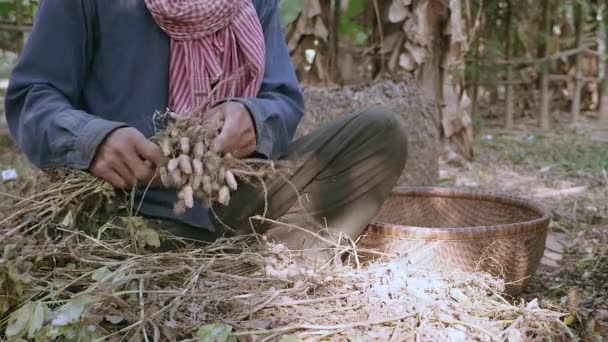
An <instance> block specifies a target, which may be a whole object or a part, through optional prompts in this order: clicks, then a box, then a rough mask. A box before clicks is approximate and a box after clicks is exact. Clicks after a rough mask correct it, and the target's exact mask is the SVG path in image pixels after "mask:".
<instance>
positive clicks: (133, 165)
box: [123, 151, 155, 184]
mask: <svg viewBox="0 0 608 342" xmlns="http://www.w3.org/2000/svg"><path fill="white" fill-rule="evenodd" d="M123 161H124V162H125V164H126V165H127V166H128V167H129V170H130V171H131V173H132V174H133V175H134V176H135V179H136V181H137V183H138V184H142V183H146V182H149V181H150V180H151V179H152V178H153V177H154V173H155V171H154V169H153V168H152V162H149V161H147V160H142V159H141V157H140V156H139V154H137V153H135V151H133V152H131V153H129V154H128V155H126V156H125V159H123Z"/></svg>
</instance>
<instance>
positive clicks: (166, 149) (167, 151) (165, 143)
mask: <svg viewBox="0 0 608 342" xmlns="http://www.w3.org/2000/svg"><path fill="white" fill-rule="evenodd" d="M160 149H161V150H162V151H163V156H165V157H169V156H170V155H171V143H170V142H169V139H168V138H165V139H163V140H162V141H161V142H160Z"/></svg>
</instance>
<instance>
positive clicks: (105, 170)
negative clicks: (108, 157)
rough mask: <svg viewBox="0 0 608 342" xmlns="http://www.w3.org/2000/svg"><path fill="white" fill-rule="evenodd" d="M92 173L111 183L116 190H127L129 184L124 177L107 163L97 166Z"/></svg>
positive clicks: (92, 169)
mask: <svg viewBox="0 0 608 342" xmlns="http://www.w3.org/2000/svg"><path fill="white" fill-rule="evenodd" d="M90 171H91V174H92V175H93V176H95V177H97V178H101V179H103V180H105V181H107V182H109V183H110V184H112V186H114V187H115V188H118V189H125V188H126V187H127V183H126V182H125V181H124V180H123V179H122V177H120V175H119V174H118V173H116V172H115V171H114V170H113V169H111V168H110V167H109V166H108V165H107V164H105V163H98V164H96V165H95V166H93V167H92V168H91V170H90Z"/></svg>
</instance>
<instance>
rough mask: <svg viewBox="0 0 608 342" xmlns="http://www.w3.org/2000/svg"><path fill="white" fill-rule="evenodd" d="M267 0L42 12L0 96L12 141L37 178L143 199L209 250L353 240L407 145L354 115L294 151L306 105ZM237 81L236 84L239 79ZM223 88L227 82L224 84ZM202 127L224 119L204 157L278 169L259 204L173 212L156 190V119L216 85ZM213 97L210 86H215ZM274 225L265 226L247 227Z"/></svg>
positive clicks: (136, 3) (82, 4) (398, 132)
mask: <svg viewBox="0 0 608 342" xmlns="http://www.w3.org/2000/svg"><path fill="white" fill-rule="evenodd" d="M277 3H278V1H276V0H274V1H269V0H255V1H251V0H191V1H184V0H112V1H101V0H100V1H95V0H43V1H41V3H40V7H39V9H38V13H37V17H36V21H35V24H34V28H33V31H32V33H31V35H30V37H29V40H28V42H27V44H26V45H25V48H24V50H23V53H22V55H21V57H20V59H19V62H18V64H17V66H16V67H15V69H14V70H13V73H12V76H11V79H10V85H9V88H8V91H7V94H6V115H7V119H8V123H9V126H10V130H11V133H12V135H13V137H14V138H15V140H16V141H17V142H18V144H19V146H20V147H21V148H22V150H23V151H24V152H25V153H26V154H27V156H28V157H29V159H30V160H31V161H32V162H33V163H34V164H36V165H37V166H38V167H40V168H74V169H82V170H88V171H89V172H90V173H91V174H92V175H94V176H97V177H99V178H102V179H104V180H106V181H108V182H109V183H111V184H112V185H113V186H114V187H116V188H118V189H123V190H125V191H130V190H132V189H133V187H136V188H138V189H139V190H136V193H137V196H138V198H143V199H142V205H141V214H142V215H144V216H145V217H147V218H149V221H148V222H149V224H150V225H153V226H155V227H158V228H160V229H163V230H165V231H167V232H168V233H170V234H173V235H177V236H181V237H185V238H189V239H195V240H206V241H207V240H213V239H215V238H217V237H218V236H221V235H222V234H224V233H225V232H226V230H225V229H223V228H225V227H230V228H232V229H234V230H236V232H237V233H251V232H252V230H253V229H255V230H256V231H257V232H265V233H267V234H269V235H270V236H271V238H276V239H281V240H284V241H285V242H286V243H287V244H288V245H289V246H290V247H292V248H309V247H312V246H317V245H319V241H320V240H319V239H318V237H314V236H313V235H312V234H310V233H308V232H306V231H304V230H300V229H296V228H294V227H293V226H296V225H298V226H300V227H306V228H307V229H310V230H313V231H317V233H319V234H321V235H323V236H325V237H327V238H335V237H337V236H338V235H340V234H338V233H343V234H345V235H347V236H350V237H351V238H353V239H355V238H357V237H358V236H359V235H360V234H361V233H362V231H363V230H364V228H365V227H366V225H367V223H368V222H369V221H370V220H371V219H372V218H373V217H374V215H375V213H376V212H377V211H378V209H379V208H380V206H381V204H382V202H383V201H384V200H385V199H386V198H387V196H388V195H389V193H390V191H391V189H392V188H393V186H394V185H395V184H396V182H397V179H398V178H399V175H400V174H401V172H402V169H403V167H404V164H405V160H406V138H405V136H404V132H403V129H402V127H401V126H400V123H399V122H398V121H397V120H396V119H395V115H394V114H393V113H391V112H389V111H387V110H384V109H380V108H375V109H367V110H362V111H359V112H356V113H352V114H350V115H348V116H346V117H344V118H343V119H341V120H338V121H337V122H334V123H332V124H330V125H327V126H325V127H323V128H321V129H319V130H317V131H315V132H313V133H312V134H310V135H308V136H306V137H304V138H301V139H299V140H297V141H295V142H293V143H292V142H291V141H292V137H293V135H294V132H295V131H296V127H297V126H298V123H299V121H300V119H301V118H302V115H303V113H304V103H303V98H302V94H301V92H300V88H299V85H298V81H297V79H296V76H295V73H294V69H293V66H292V64H291V61H290V56H289V51H288V49H287V46H286V43H285V38H284V36H283V32H282V30H281V25H280V23H279V13H278V5H277ZM243 68H244V69H245V70H247V72H242V73H240V74H236V76H237V77H234V76H235V74H234V72H235V71H237V70H243ZM230 76H233V77H230ZM226 78H230V79H231V81H230V82H229V83H228V84H227V83H223V84H222V86H221V89H218V90H217V92H215V93H216V94H217V97H216V98H215V100H216V101H215V102H214V106H213V108H212V109H211V110H210V111H208V112H207V114H206V116H207V117H213V116H214V115H217V114H218V113H223V114H224V115H225V118H226V120H225V124H224V126H223V129H222V131H221V134H220V135H219V136H218V137H217V139H216V141H215V147H216V148H217V149H218V150H219V151H220V152H224V153H228V152H229V153H231V154H232V155H233V156H235V157H237V158H245V157H259V158H272V159H276V158H287V159H290V160H293V161H294V163H295V165H294V166H293V167H292V169H291V170H290V171H291V172H290V176H289V181H288V182H287V181H286V179H282V178H281V177H277V179H274V180H271V181H270V182H269V183H268V184H267V196H265V195H264V191H262V189H261V188H260V187H259V185H258V186H257V187H256V186H249V185H241V186H240V188H239V190H238V191H237V192H236V193H235V194H234V195H233V197H232V201H231V204H230V205H229V206H228V207H221V206H219V205H218V207H215V208H214V209H215V212H217V213H218V215H217V217H216V215H212V214H211V213H210V210H209V208H207V207H204V206H203V204H202V203H197V204H196V205H195V208H194V209H191V210H188V211H187V212H186V213H185V214H183V215H175V214H174V213H173V212H172V207H173V203H174V202H175V201H176V191H173V190H166V189H163V188H162V187H160V186H157V185H155V184H156V183H154V184H153V185H152V186H151V187H150V188H149V189H147V191H145V194H144V191H143V189H144V188H145V186H146V185H147V184H148V182H149V181H151V180H152V179H153V178H154V175H155V165H160V164H161V163H162V162H163V160H162V159H163V157H162V153H161V150H160V148H159V147H158V146H157V145H156V144H154V143H153V142H151V141H150V140H149V139H148V138H149V137H151V136H153V135H154V133H155V131H154V130H155V126H154V121H153V115H154V113H155V112H156V111H164V109H166V108H168V107H169V108H172V109H173V110H175V111H177V112H179V113H188V111H189V110H192V109H193V108H194V107H195V106H196V105H197V104H199V101H200V99H201V98H203V97H204V96H205V95H206V94H209V92H210V90H212V89H214V86H216V85H218V84H220V83H218V82H219V81H221V80H222V79H226ZM218 87H219V86H218ZM264 212H265V213H266V217H267V218H270V219H277V218H279V217H281V218H283V219H284V220H285V221H286V222H289V223H290V224H292V226H286V225H278V224H276V223H274V224H271V223H270V222H268V221H265V220H260V219H255V220H253V219H251V220H250V218H251V217H253V216H255V215H261V214H263V213H264Z"/></svg>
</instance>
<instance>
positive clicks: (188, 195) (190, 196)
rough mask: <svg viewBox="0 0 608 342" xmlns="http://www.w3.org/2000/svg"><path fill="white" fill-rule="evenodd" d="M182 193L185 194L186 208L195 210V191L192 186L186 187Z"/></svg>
mask: <svg viewBox="0 0 608 342" xmlns="http://www.w3.org/2000/svg"><path fill="white" fill-rule="evenodd" d="M182 191H183V192H184V203H185V204H186V208H194V191H192V187H191V186H190V185H186V186H185V187H184V188H183V189H182Z"/></svg>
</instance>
